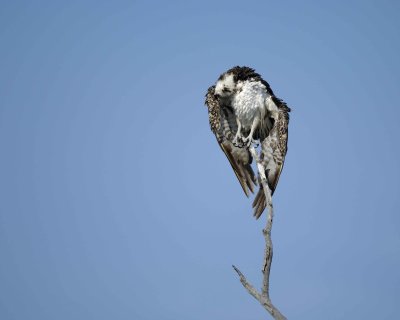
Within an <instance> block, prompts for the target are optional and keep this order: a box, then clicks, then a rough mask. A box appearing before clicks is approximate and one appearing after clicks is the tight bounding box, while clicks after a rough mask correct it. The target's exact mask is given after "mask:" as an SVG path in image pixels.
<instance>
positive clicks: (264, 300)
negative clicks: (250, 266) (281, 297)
mask: <svg viewBox="0 0 400 320" xmlns="http://www.w3.org/2000/svg"><path fill="white" fill-rule="evenodd" d="M250 153H251V155H252V156H253V159H254V160H255V161H256V164H257V169H258V173H259V175H260V178H261V185H262V188H263V190H264V194H265V199H266V202H267V207H266V209H267V225H266V227H265V229H263V234H264V238H265V250H264V262H263V268H262V270H261V272H262V273H263V284H262V289H261V293H259V292H258V291H257V289H255V288H254V286H253V285H252V284H251V283H249V282H248V281H247V279H246V277H245V276H244V275H243V273H242V272H240V270H239V269H238V268H236V267H235V266H232V267H233V269H235V271H236V272H237V274H238V275H239V277H240V282H241V283H242V285H243V287H245V289H246V290H247V291H248V292H249V293H250V294H251V295H252V296H253V297H254V298H255V299H256V300H258V302H260V303H261V305H262V306H263V307H264V308H265V309H266V310H267V311H268V312H269V313H270V315H271V316H272V317H273V318H274V319H276V320H285V319H286V318H285V316H284V315H283V314H281V313H280V311H279V310H278V309H277V308H276V307H275V306H274V305H273V304H272V302H271V299H270V297H269V274H270V271H271V264H272V255H273V247H272V240H271V229H272V223H273V219H274V209H273V205H272V197H271V190H270V188H269V186H268V183H267V178H266V176H265V168H264V166H263V165H262V163H261V162H260V161H259V158H258V154H257V151H256V149H255V148H254V147H253V146H251V147H250Z"/></svg>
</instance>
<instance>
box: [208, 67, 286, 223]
mask: <svg viewBox="0 0 400 320" xmlns="http://www.w3.org/2000/svg"><path fill="white" fill-rule="evenodd" d="M205 103H206V105H207V107H208V116H209V121H210V126H211V130H212V132H213V133H214V134H215V137H216V138H217V141H218V144H219V146H220V147H221V149H222V151H223V152H224V153H225V155H226V156H227V158H228V160H229V162H230V164H231V166H232V168H233V171H234V172H235V174H236V177H237V178H238V180H239V182H240V185H241V186H242V188H243V191H244V193H245V194H246V196H247V197H248V196H249V194H250V192H252V193H254V190H255V187H256V185H257V184H258V183H257V179H256V176H255V174H254V171H253V169H252V167H251V163H252V160H253V159H252V156H251V153H250V151H249V148H250V147H251V146H252V144H253V143H255V142H258V143H260V145H261V151H260V157H259V158H260V162H261V164H262V166H263V167H264V168H265V176H266V178H267V183H268V186H269V188H270V189H271V194H273V192H274V191H275V189H276V186H277V184H278V180H279V176H280V174H281V171H282V168H283V163H284V160H285V156H286V152H287V141H288V124H289V112H290V108H289V107H288V106H287V105H286V103H285V102H283V101H282V100H281V99H278V98H277V97H276V96H275V95H274V93H273V91H272V89H271V87H270V86H269V84H268V82H267V81H265V80H264V79H263V78H261V76H260V75H259V74H258V73H256V72H255V70H254V69H251V68H249V67H239V66H237V67H234V68H232V69H229V70H228V71H226V72H225V73H223V74H222V75H221V76H220V77H219V78H218V80H217V82H216V83H215V85H213V86H211V87H209V88H208V90H207V94H206V101H205ZM258 180H260V177H259V178H258ZM266 205H267V203H266V198H265V194H264V191H263V187H262V185H261V183H260V187H259V190H258V193H257V195H256V197H255V199H254V201H253V208H254V216H255V217H256V219H258V218H259V217H260V216H261V214H262V213H263V211H264V209H265V207H266Z"/></svg>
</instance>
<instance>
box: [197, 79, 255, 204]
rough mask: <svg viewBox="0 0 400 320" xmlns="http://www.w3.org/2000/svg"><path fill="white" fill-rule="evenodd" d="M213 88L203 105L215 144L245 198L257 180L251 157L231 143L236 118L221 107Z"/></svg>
mask: <svg viewBox="0 0 400 320" xmlns="http://www.w3.org/2000/svg"><path fill="white" fill-rule="evenodd" d="M214 92H215V86H211V87H210V88H208V90H207V94H206V101H205V104H206V105H207V107H208V117H209V122H210V127H211V131H212V132H213V133H214V134H215V137H216V138H217V142H218V144H219V146H220V147H221V149H222V151H223V152H224V154H225V155H226V157H227V158H228V160H229V163H230V164H231V166H232V169H233V171H234V172H235V175H236V177H237V179H238V180H239V183H240V185H241V186H242V189H243V191H244V193H245V194H246V196H247V197H248V196H249V194H250V191H251V192H252V193H254V187H255V186H256V184H257V180H256V177H255V174H254V171H253V169H252V168H251V162H252V157H251V155H250V152H249V151H248V150H247V149H244V148H239V147H236V146H235V145H234V144H233V143H232V141H233V139H234V137H235V134H236V131H237V124H236V116H235V113H234V112H233V110H232V109H231V108H229V107H226V106H224V107H223V106H221V104H220V103H219V101H218V99H217V98H216V97H215V95H214Z"/></svg>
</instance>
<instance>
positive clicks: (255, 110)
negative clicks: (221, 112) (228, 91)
mask: <svg viewBox="0 0 400 320" xmlns="http://www.w3.org/2000/svg"><path fill="white" fill-rule="evenodd" d="M237 89H238V90H237V93H236V95H235V97H234V99H233V108H234V110H235V113H236V116H237V117H238V118H239V121H241V123H242V125H243V126H244V127H245V128H250V127H251V125H252V123H253V120H254V118H255V117H256V116H259V117H261V118H263V117H264V115H265V113H266V111H267V110H266V109H267V105H266V99H267V98H268V93H267V91H266V88H265V86H264V85H263V84H262V83H260V82H255V81H246V82H239V83H238V86H237Z"/></svg>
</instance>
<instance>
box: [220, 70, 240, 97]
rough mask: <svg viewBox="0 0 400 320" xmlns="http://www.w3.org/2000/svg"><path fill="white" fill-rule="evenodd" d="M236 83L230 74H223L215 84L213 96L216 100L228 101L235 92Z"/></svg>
mask: <svg viewBox="0 0 400 320" xmlns="http://www.w3.org/2000/svg"><path fill="white" fill-rule="evenodd" d="M236 85H237V84H236V81H235V78H234V75H233V74H232V73H224V74H223V75H221V76H220V77H219V79H218V81H217V82H216V84H215V96H216V97H217V98H218V99H230V98H231V97H232V96H233V95H234V94H235V92H236Z"/></svg>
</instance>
